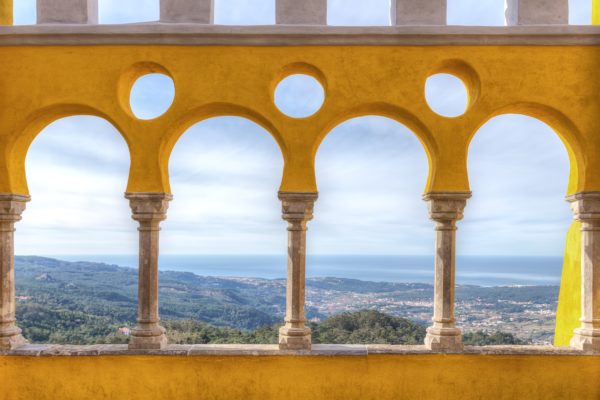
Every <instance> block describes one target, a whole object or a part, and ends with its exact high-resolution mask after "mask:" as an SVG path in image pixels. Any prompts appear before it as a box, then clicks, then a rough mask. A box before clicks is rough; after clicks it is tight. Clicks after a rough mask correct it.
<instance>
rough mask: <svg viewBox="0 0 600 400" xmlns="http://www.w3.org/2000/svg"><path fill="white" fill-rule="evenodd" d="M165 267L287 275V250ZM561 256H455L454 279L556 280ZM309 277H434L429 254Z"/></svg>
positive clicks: (122, 260) (322, 261)
mask: <svg viewBox="0 0 600 400" xmlns="http://www.w3.org/2000/svg"><path fill="white" fill-rule="evenodd" d="M52 257H54V258H59V259H63V260H67V261H92V262H103V263H108V264H116V265H120V266H124V267H134V268H135V267H137V264H138V260H137V256H135V255H86V256H81V255H79V256H73V255H61V256H52ZM159 268H160V269H161V270H163V271H168V270H171V271H185V272H193V273H195V274H198V275H204V276H236V277H258V278H285V275H286V257H285V256H284V255H247V256H229V255H162V256H161V257H160V267H159ZM561 270H562V258H561V257H479V256H463V257H460V256H459V257H457V260H456V283H457V284H468V285H480V286H505V285H558V284H559V283H560V276H561ZM306 272H307V276H308V277H325V276H328V277H340V278H353V279H361V280H368V281H385V282H421V283H432V281H433V258H432V257H431V256H362V255H361V256H356V255H353V256H336V255H326V256H324V255H320V256H309V257H308V259H307V267H306Z"/></svg>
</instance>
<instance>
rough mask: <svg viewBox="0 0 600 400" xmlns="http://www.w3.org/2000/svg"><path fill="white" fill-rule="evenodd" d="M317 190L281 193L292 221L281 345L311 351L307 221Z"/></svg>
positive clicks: (280, 332) (309, 217) (286, 348)
mask: <svg viewBox="0 0 600 400" xmlns="http://www.w3.org/2000/svg"><path fill="white" fill-rule="evenodd" d="M317 197H318V195H317V193H294V192H280V193H279V199H280V200H281V202H282V205H283V219H284V220H286V221H287V222H288V228H287V229H288V262H287V270H288V273H287V288H286V307H285V325H284V326H282V327H281V328H280V329H279V348H280V349H282V350H310V346H311V339H310V328H309V327H307V326H305V323H306V318H305V317H304V288H305V285H306V224H307V223H308V221H310V220H311V219H312V217H313V206H314V204H315V200H317Z"/></svg>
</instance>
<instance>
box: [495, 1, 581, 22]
mask: <svg viewBox="0 0 600 400" xmlns="http://www.w3.org/2000/svg"><path fill="white" fill-rule="evenodd" d="M505 15H506V24H507V25H509V26H514V25H568V24H569V0H507V1H506V12H505Z"/></svg>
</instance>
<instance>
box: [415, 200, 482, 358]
mask: <svg viewBox="0 0 600 400" xmlns="http://www.w3.org/2000/svg"><path fill="white" fill-rule="evenodd" d="M470 196H471V194H470V193H428V194H426V195H425V196H424V197H423V198H424V200H425V201H427V203H428V206H429V214H430V216H431V219H432V220H434V221H435V222H436V227H435V230H436V239H435V265H434V267H435V273H434V299H433V319H432V320H433V324H432V326H430V327H429V328H427V336H426V337H425V345H426V346H427V347H428V348H429V349H431V350H434V351H444V352H456V351H461V350H462V340H461V331H460V329H458V328H457V327H456V325H455V318H454V295H455V269H456V268H455V262H456V261H455V260H456V221H458V220H460V219H462V217H463V210H464V208H465V205H466V203H467V199H468V198H469V197H470Z"/></svg>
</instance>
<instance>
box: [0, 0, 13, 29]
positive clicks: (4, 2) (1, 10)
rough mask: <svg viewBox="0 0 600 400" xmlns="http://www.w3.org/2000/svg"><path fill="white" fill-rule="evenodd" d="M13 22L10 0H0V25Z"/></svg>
mask: <svg viewBox="0 0 600 400" xmlns="http://www.w3.org/2000/svg"><path fill="white" fill-rule="evenodd" d="M12 24H13V2H12V0H0V25H12Z"/></svg>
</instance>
